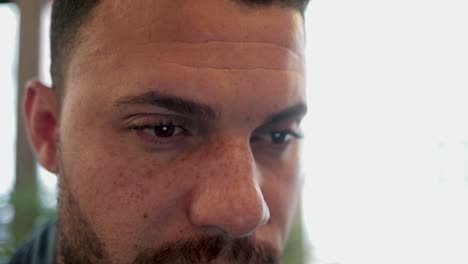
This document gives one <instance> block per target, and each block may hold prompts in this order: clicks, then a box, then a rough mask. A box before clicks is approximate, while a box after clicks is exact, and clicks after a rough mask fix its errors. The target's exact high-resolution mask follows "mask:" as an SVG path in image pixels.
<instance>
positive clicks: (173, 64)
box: [164, 62, 303, 77]
mask: <svg viewBox="0 0 468 264" xmlns="http://www.w3.org/2000/svg"><path fill="white" fill-rule="evenodd" d="M164 64H166V65H172V66H176V67H181V68H188V69H191V70H200V71H203V70H220V71H233V72H234V71H237V72H246V71H264V72H272V73H291V74H297V75H299V76H300V77H302V76H303V74H302V72H300V71H294V70H285V69H268V68H223V67H208V66H190V65H184V64H180V63H171V62H166V63H164Z"/></svg>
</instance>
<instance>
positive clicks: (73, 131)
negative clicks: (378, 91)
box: [57, 0, 305, 263]
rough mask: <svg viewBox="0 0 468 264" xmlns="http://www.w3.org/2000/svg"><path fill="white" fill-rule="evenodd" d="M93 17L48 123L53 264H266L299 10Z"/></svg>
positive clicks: (281, 207) (291, 107) (300, 73)
mask: <svg viewBox="0 0 468 264" xmlns="http://www.w3.org/2000/svg"><path fill="white" fill-rule="evenodd" d="M94 11H95V12H94V13H93V15H92V19H91V21H90V23H89V24H87V25H86V26H85V28H84V30H83V31H82V32H81V39H82V41H80V42H79V45H78V46H77V48H76V50H75V52H74V53H73V56H72V59H71V64H70V68H69V69H68V71H67V75H66V76H67V80H66V87H67V91H66V96H65V98H64V101H63V107H62V109H61V114H60V120H59V123H58V124H59V126H58V133H57V134H58V135H59V136H58V142H59V146H60V148H59V150H58V152H57V163H58V167H59V174H60V191H61V195H60V208H59V214H60V216H59V218H60V230H61V233H60V237H61V238H60V246H59V247H60V254H61V255H62V257H61V258H62V261H63V260H64V261H68V262H74V261H75V262H81V263H86V262H93V263H156V262H157V263H192V262H193V263H208V262H209V263H274V261H273V259H275V258H277V255H279V254H280V253H281V251H282V249H283V247H284V244H285V241H286V239H287V236H288V229H289V226H290V222H291V218H292V215H293V211H294V210H295V205H296V201H297V198H298V196H299V189H300V188H299V177H298V174H299V164H298V151H299V142H298V139H297V138H296V137H297V136H298V135H299V134H300V131H299V127H298V125H299V121H300V119H301V118H302V116H303V114H304V112H305V92H304V67H303V62H304V57H303V49H304V48H303V43H304V33H303V26H302V17H301V16H300V14H299V13H298V12H297V11H295V10H293V9H290V8H282V7H279V6H276V5H274V6H270V7H255V6H253V7H247V6H244V5H240V4H239V3H236V2H234V1H231V0H204V1H182V0H180V1H179V0H177V1H176V0H164V1H163V0H161V1H103V2H102V3H101V4H100V5H99V6H98V7H97V9H96V10H94ZM210 261H211V262H210Z"/></svg>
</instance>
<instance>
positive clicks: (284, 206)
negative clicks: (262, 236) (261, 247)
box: [262, 151, 300, 243]
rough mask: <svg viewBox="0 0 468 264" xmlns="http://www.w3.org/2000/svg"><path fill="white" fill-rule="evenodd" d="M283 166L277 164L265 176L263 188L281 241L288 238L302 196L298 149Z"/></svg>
mask: <svg viewBox="0 0 468 264" xmlns="http://www.w3.org/2000/svg"><path fill="white" fill-rule="evenodd" d="M293 153H294V154H293V155H291V156H290V158H288V159H287V160H286V161H284V162H283V163H281V166H275V170H274V171H269V173H268V174H264V176H263V184H262V190H263V194H264V197H265V200H266V202H267V204H268V207H269V209H270V214H271V219H270V223H271V225H273V226H275V227H276V228H278V229H279V231H280V235H281V241H282V242H283V243H284V242H285V241H286V239H287V236H288V233H289V228H290V225H291V222H292V218H293V216H294V213H295V209H296V205H297V201H298V199H299V197H300V178H299V172H300V168H299V162H298V154H296V153H297V151H294V152H293Z"/></svg>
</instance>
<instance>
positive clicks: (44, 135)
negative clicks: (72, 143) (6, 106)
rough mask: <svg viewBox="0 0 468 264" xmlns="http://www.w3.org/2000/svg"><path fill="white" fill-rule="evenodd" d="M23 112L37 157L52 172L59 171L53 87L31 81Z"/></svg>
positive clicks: (56, 117) (56, 115) (55, 104)
mask: <svg viewBox="0 0 468 264" xmlns="http://www.w3.org/2000/svg"><path fill="white" fill-rule="evenodd" d="M23 113H24V119H25V121H26V127H27V132H28V135H29V141H30V143H31V145H32V148H33V151H34V152H35V154H36V158H37V159H38V161H39V162H40V163H41V164H42V166H44V168H46V169H47V170H49V171H50V172H52V173H58V171H57V161H56V152H57V146H56V135H57V132H58V130H57V129H58V124H57V123H58V122H57V121H58V109H57V99H56V97H55V94H54V93H53V91H52V89H51V88H49V87H47V86H45V85H43V84H41V83H40V82H39V81H31V82H29V83H28V85H27V91H26V97H25V98H24V103H23Z"/></svg>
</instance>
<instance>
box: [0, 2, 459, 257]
mask: <svg viewBox="0 0 468 264" xmlns="http://www.w3.org/2000/svg"><path fill="white" fill-rule="evenodd" d="M467 14H468V2H467V1H466V0H444V1H433V0H424V1H423V0H393V1H382V0H354V1H347V0H312V2H311V3H310V5H309V8H308V12H307V14H306V28H307V45H308V46H307V49H308V50H307V64H308V97H309V98H308V99H309V107H310V112H309V113H310V114H309V115H308V116H307V118H306V119H305V121H304V123H303V128H304V131H305V134H306V139H305V142H304V143H305V146H304V150H303V160H304V175H305V184H304V192H303V198H302V207H301V208H300V210H298V213H297V218H296V224H295V227H294V228H293V236H292V238H291V241H290V243H289V245H288V250H287V251H286V255H285V259H284V263H285V264H295V263H298V264H302V263H308V264H317V263H320V264H324V263H325V264H375V263H379V264H387V263H388V264H390V263H392V264H395V263H399V264H400V263H401V264H419V263H421V264H440V263H444V264H462V263H463V264H466V263H468V103H467V101H468V49H467V47H468V16H467ZM49 16H50V1H45V0H42V1H41V0H17V1H15V3H9V1H2V0H0V120H1V123H2V126H1V128H2V129H0V263H3V262H5V261H6V259H7V256H9V255H10V254H11V253H12V252H13V250H14V248H15V247H16V246H17V245H18V244H20V243H21V242H22V241H23V240H24V239H25V237H27V236H28V235H29V234H30V232H31V231H32V230H34V229H35V228H36V227H37V226H38V225H40V224H41V223H44V222H45V221H47V220H48V219H50V218H51V217H53V216H54V214H55V207H56V203H57V202H56V194H57V189H56V183H57V178H56V176H55V175H51V174H49V173H47V172H46V171H44V170H43V169H41V168H40V167H39V166H38V165H37V164H36V162H35V160H34V158H33V157H32V155H31V153H30V150H29V145H28V143H27V140H26V139H25V135H24V127H23V123H22V119H21V115H20V114H19V113H18V111H19V110H18V109H19V107H20V106H19V105H18V101H21V98H22V95H23V91H24V85H25V83H26V81H27V80H28V79H30V78H31V77H33V76H37V77H39V78H40V79H41V80H42V81H44V82H45V83H48V84H50V76H49V73H48V67H49V63H50V62H49V51H48V24H49V21H50V19H49Z"/></svg>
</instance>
